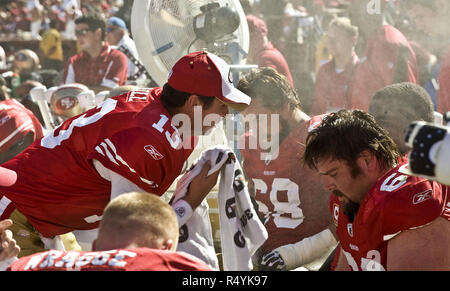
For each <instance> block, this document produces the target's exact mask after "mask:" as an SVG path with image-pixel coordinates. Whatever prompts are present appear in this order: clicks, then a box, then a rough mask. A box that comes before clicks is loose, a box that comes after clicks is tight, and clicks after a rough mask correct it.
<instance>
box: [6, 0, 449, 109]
mask: <svg viewBox="0 0 450 291" xmlns="http://www.w3.org/2000/svg"><path fill="white" fill-rule="evenodd" d="M132 2H133V1H132V0H107V1H101V0H20V1H3V2H2V3H1V5H0V35H1V37H0V39H1V40H2V41H3V42H7V41H8V40H11V41H12V40H39V41H40V42H41V44H40V47H39V48H38V49H36V48H33V50H34V51H35V53H36V54H37V55H38V56H39V59H40V65H41V69H43V70H45V69H56V70H57V71H61V70H62V68H63V65H64V62H66V61H67V59H68V58H69V57H71V55H72V54H75V53H78V52H79V51H80V48H79V46H78V44H77V43H76V42H75V40H76V35H75V23H74V20H75V19H76V18H77V17H79V16H81V15H83V14H86V13H88V12H95V13H99V14H100V15H102V16H103V17H104V18H105V19H108V18H109V17H111V16H117V17H119V18H121V19H122V20H123V21H124V22H125V25H126V27H127V28H128V29H129V28H130V16H131V7H132ZM240 2H241V4H242V6H243V8H244V11H245V13H246V15H251V17H253V16H255V17H256V18H257V19H258V20H260V21H261V23H262V24H258V23H255V20H254V19H252V18H248V19H247V20H248V22H249V24H250V29H251V30H252V27H255V25H256V26H259V28H258V29H260V28H261V27H262V29H263V32H262V33H261V32H260V33H259V34H260V35H264V36H266V37H267V40H266V41H267V42H269V43H270V46H272V47H273V48H274V49H275V50H278V51H279V53H280V54H281V55H282V58H284V59H285V63H286V64H283V65H282V66H283V68H281V65H279V64H268V63H258V60H256V59H254V58H253V59H252V55H251V54H252V52H251V51H250V52H249V58H248V61H249V62H252V63H257V64H259V65H260V66H264V65H266V66H272V67H277V69H279V70H282V71H281V72H282V73H283V74H285V75H286V76H287V77H288V79H289V81H290V82H291V84H292V85H293V86H294V87H295V88H296V90H297V91H298V93H299V96H300V98H301V101H302V104H303V108H304V110H305V111H306V112H308V113H318V111H317V110H314V109H313V103H314V101H315V99H317V97H315V96H317V92H316V94H315V91H318V90H321V88H317V86H316V85H317V82H316V77H317V74H318V73H319V72H318V71H319V68H320V67H321V65H323V64H325V63H327V62H328V61H330V60H331V59H332V58H333V57H334V55H333V54H332V48H330V47H329V44H328V41H329V40H328V38H329V33H328V25H329V24H330V22H332V20H333V19H335V18H349V19H352V18H351V17H350V13H349V7H350V6H351V5H352V3H351V2H352V1H350V0H339V1H338V0H334V1H331V0H295V1H286V0H283V1H272V0H242V1H240ZM385 2H388V4H386V9H385V10H384V11H383V12H377V13H382V14H383V16H384V17H385V21H386V23H387V24H390V25H392V26H393V27H395V28H396V29H398V30H399V31H400V32H401V33H402V34H403V35H404V36H405V37H406V38H407V40H408V41H409V44H410V45H411V47H412V49H413V50H414V54H415V59H416V61H417V72H416V73H417V75H418V76H417V78H416V79H417V80H416V81H417V82H418V83H419V84H420V85H422V86H423V87H425V88H426V89H427V91H428V92H429V94H430V95H431V97H432V99H433V101H434V102H435V106H436V108H437V85H436V82H434V83H433V81H432V80H433V78H435V77H436V73H437V72H436V70H438V68H439V66H438V65H439V62H440V60H441V59H442V57H443V55H444V53H445V48H446V44H447V42H446V40H445V41H441V40H440V39H436V38H435V37H432V36H431V35H430V34H429V33H427V32H426V31H425V30H424V29H423V27H419V25H418V23H420V21H422V20H421V19H410V17H411V15H410V14H409V13H408V11H407V9H405V7H404V6H405V5H403V4H404V3H405V2H406V1H401V0H392V1H385ZM352 20H353V19H352ZM349 25H350V26H355V28H356V30H358V28H359V34H358V32H356V33H355V35H354V38H355V44H354V50H355V56H358V57H360V58H361V57H363V56H364V53H365V52H364V51H365V48H366V44H365V43H366V42H367V41H368V38H369V36H367V35H364V31H362V29H361V27H357V24H355V23H352V24H349ZM51 29H54V30H56V31H57V32H56V31H53V32H52V33H53V35H56V37H60V38H61V41H64V40H73V41H74V43H71V44H75V48H73V47H72V46H71V45H66V46H64V45H63V44H59V46H60V47H63V48H62V49H61V48H60V51H59V52H58V53H57V57H56V58H57V59H58V63H57V64H56V65H55V64H54V63H52V62H51V61H50V62H49V60H48V57H47V56H46V55H45V49H46V48H45V42H46V41H47V40H48V39H49V35H50V34H51V33H50V30H51ZM436 29H438V28H437V27H436ZM257 34H258V33H257ZM251 35H252V33H251ZM253 35H254V33H253ZM130 36H131V38H132V35H131V33H130ZM259 41H260V40H259V39H258V37H254V36H253V37H252V38H251V44H253V47H255V46H261V44H258V43H257V42H259ZM43 42H44V43H43ZM337 42H339V39H338V40H337ZM350 42H352V41H350ZM255 43H256V44H255ZM68 46H69V47H68ZM24 48H26V47H24ZM251 48H252V45H251ZM13 53H14V51H6V52H5V54H6V56H3V58H2V59H0V69H1V70H3V71H5V70H6V69H7V68H8V65H9V66H10V65H11V64H12V55H13ZM0 54H1V51H0ZM54 55H55V54H54ZM7 57H9V62H8V64H6V61H7V59H6V58H7ZM273 58H277V57H273ZM273 58H272V59H273ZM287 64H289V65H287ZM341 75H343V74H341ZM58 81H59V80H57V81H55V83H58ZM317 106H318V105H317V104H316V105H315V108H316V109H317V108H318V107H317ZM329 107H330V108H331V109H333V106H332V104H331V105H330V106H329ZM319 108H320V106H319ZM330 108H328V109H330ZM321 109H323V108H321Z"/></svg>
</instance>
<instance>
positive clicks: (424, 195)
mask: <svg viewBox="0 0 450 291" xmlns="http://www.w3.org/2000/svg"><path fill="white" fill-rule="evenodd" d="M432 194H433V191H432V190H431V189H429V190H426V191H424V192H420V193H417V194H416V195H414V197H413V204H419V203H422V202H424V201H426V200H428V199H430V198H431V197H432V196H433V195H432Z"/></svg>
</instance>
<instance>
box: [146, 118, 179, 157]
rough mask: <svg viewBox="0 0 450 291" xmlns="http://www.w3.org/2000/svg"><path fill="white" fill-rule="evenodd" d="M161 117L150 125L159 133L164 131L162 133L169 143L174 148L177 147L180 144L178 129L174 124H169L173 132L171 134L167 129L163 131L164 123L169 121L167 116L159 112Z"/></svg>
mask: <svg viewBox="0 0 450 291" xmlns="http://www.w3.org/2000/svg"><path fill="white" fill-rule="evenodd" d="M160 116H161V119H160V120H159V121H158V123H153V125H152V127H153V128H155V129H156V130H157V131H159V132H160V133H163V132H164V135H165V136H166V139H167V141H168V142H169V143H170V146H171V147H172V148H174V149H177V148H178V147H179V146H180V143H181V138H180V135H179V134H178V129H177V128H176V127H175V125H173V124H171V126H172V129H173V130H174V133H173V134H172V136H171V135H170V133H169V132H168V131H164V128H163V127H164V125H166V123H167V121H169V118H168V117H167V116H165V115H164V114H161V115H160Z"/></svg>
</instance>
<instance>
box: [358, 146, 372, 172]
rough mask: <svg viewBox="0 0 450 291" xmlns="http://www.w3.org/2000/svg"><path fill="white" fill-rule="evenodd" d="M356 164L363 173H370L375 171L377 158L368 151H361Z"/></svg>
mask: <svg viewBox="0 0 450 291" xmlns="http://www.w3.org/2000/svg"><path fill="white" fill-rule="evenodd" d="M357 163H358V165H359V166H360V168H361V169H363V170H364V171H368V172H372V171H375V170H377V158H376V156H375V155H374V154H373V153H372V152H371V151H369V150H365V151H362V152H361V153H360V154H359V156H358V160H357Z"/></svg>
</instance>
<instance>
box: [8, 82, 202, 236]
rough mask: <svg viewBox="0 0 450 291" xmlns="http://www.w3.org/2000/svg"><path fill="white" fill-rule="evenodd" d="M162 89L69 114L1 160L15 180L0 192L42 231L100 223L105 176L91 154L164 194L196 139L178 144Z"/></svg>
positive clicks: (106, 192)
mask: <svg viewBox="0 0 450 291" xmlns="http://www.w3.org/2000/svg"><path fill="white" fill-rule="evenodd" d="M160 94H161V88H154V89H139V90H137V91H132V92H129V93H127V94H123V95H121V96H117V97H114V98H109V99H107V100H106V101H105V102H104V103H102V104H101V105H99V106H97V107H96V108H93V109H91V110H89V111H87V112H85V113H84V114H81V115H79V116H75V117H73V118H71V119H69V120H67V121H66V122H64V123H63V124H61V125H60V126H59V127H58V128H56V129H55V130H54V131H53V132H51V133H49V134H48V135H46V136H45V137H43V138H42V140H38V141H36V142H35V143H34V144H32V145H31V146H30V147H29V148H28V149H27V150H26V151H24V152H23V153H22V154H20V155H19V156H17V157H15V158H14V159H12V160H10V161H8V162H7V163H5V164H3V165H2V166H4V167H5V168H8V169H11V170H14V171H16V172H17V173H18V179H17V182H16V184H15V185H13V186H12V187H0V192H1V193H2V194H5V195H6V196H7V197H8V198H9V199H10V200H11V201H12V202H13V203H14V205H15V206H16V207H17V208H18V210H19V211H20V212H21V213H22V214H24V215H25V216H26V217H27V219H28V220H29V221H30V223H31V224H32V225H33V226H34V227H35V228H36V229H37V230H38V231H39V232H40V233H41V234H42V235H43V236H45V237H51V236H54V235H58V234H63V233H67V232H70V231H72V230H76V229H77V230H86V229H94V228H97V227H98V223H99V220H100V218H101V215H102V214H103V209H104V207H105V206H106V204H107V203H108V202H109V200H110V198H111V197H110V196H111V183H110V182H109V181H108V180H105V179H104V178H102V177H101V176H100V175H99V173H98V172H97V170H96V169H95V168H94V166H93V162H92V161H93V159H96V160H98V161H99V162H100V163H101V164H102V165H103V166H104V167H106V168H108V169H110V170H111V171H113V172H116V173H118V174H120V175H121V176H123V177H125V178H126V179H128V180H130V181H131V182H133V183H134V184H136V185H137V186H139V187H140V188H142V189H143V190H145V191H148V192H151V193H155V194H157V195H162V194H164V192H165V191H166V190H167V189H168V188H169V186H170V185H171V184H172V182H173V181H174V180H175V178H176V177H177V176H178V175H179V174H180V172H181V170H182V167H183V164H184V162H185V160H186V159H187V157H188V156H189V155H190V154H191V153H192V148H193V147H194V145H191V146H190V147H188V148H186V149H185V148H184V147H183V144H182V140H181V137H180V135H179V134H178V131H177V129H176V128H175V126H174V125H172V123H171V117H170V115H169V113H168V112H167V111H166V109H165V108H164V107H163V106H162V103H161V100H160Z"/></svg>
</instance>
